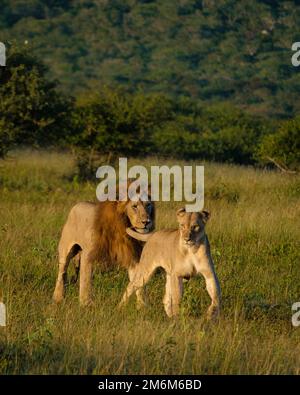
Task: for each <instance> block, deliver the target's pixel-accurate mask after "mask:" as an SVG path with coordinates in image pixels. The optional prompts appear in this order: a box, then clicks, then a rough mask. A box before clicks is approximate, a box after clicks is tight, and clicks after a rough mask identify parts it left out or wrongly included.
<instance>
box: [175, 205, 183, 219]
mask: <svg viewBox="0 0 300 395" xmlns="http://www.w3.org/2000/svg"><path fill="white" fill-rule="evenodd" d="M176 215H177V218H179V217H183V216H184V215H185V208H184V207H181V208H180V209H178V210H177V211H176Z"/></svg>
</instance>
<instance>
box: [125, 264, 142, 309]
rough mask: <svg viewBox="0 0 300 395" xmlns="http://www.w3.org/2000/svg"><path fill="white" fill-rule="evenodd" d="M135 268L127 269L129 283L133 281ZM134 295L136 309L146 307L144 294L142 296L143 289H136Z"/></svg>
mask: <svg viewBox="0 0 300 395" xmlns="http://www.w3.org/2000/svg"><path fill="white" fill-rule="evenodd" d="M136 270H138V269H137V266H134V267H130V268H129V269H128V277H129V281H130V282H131V281H134V276H135V272H136ZM135 295H136V307H137V309H140V308H142V307H145V306H146V301H145V294H144V289H143V287H141V288H138V289H137V290H136V291H135Z"/></svg>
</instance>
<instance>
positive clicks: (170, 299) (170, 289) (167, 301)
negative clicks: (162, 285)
mask: <svg viewBox="0 0 300 395" xmlns="http://www.w3.org/2000/svg"><path fill="white" fill-rule="evenodd" d="M182 293H183V283H182V278H181V277H177V276H176V275H174V274H169V273H167V275H166V291H165V296H164V300H163V303H164V308H165V312H166V313H167V316H168V317H173V316H175V315H177V314H178V313H179V305H180V300H181V297H182Z"/></svg>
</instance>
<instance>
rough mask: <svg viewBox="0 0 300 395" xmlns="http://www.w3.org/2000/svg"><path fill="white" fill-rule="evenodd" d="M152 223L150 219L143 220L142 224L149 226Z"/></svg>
mask: <svg viewBox="0 0 300 395" xmlns="http://www.w3.org/2000/svg"><path fill="white" fill-rule="evenodd" d="M149 223H150V219H143V220H142V224H143V225H148V224H149Z"/></svg>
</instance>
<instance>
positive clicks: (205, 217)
mask: <svg viewBox="0 0 300 395" xmlns="http://www.w3.org/2000/svg"><path fill="white" fill-rule="evenodd" d="M200 215H201V218H202V220H203V222H204V223H205V224H206V222H207V221H208V220H209V218H210V212H209V211H206V210H202V211H200Z"/></svg>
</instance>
